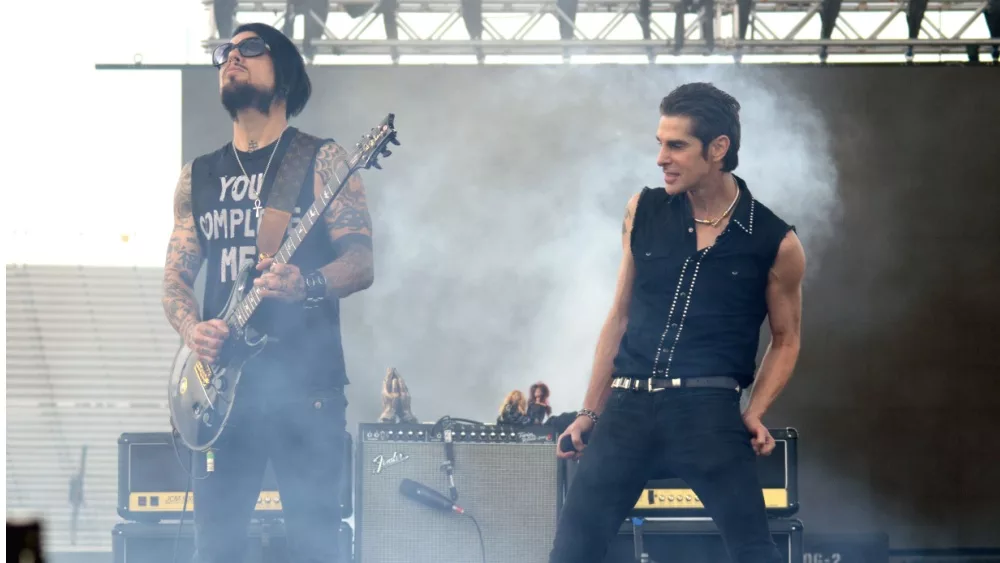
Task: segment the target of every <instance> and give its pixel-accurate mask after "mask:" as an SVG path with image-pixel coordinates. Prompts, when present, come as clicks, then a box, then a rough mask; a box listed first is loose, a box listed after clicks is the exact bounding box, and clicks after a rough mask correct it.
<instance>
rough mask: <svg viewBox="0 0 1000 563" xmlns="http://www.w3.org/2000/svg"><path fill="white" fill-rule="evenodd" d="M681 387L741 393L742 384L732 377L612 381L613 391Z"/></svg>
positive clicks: (650, 391) (622, 379)
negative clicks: (708, 388)
mask: <svg viewBox="0 0 1000 563" xmlns="http://www.w3.org/2000/svg"><path fill="white" fill-rule="evenodd" d="M680 387H716V388H719V389H732V390H734V391H736V392H739V391H740V384H739V383H738V382H737V381H736V380H735V379H733V378H732V377H683V378H681V377H675V378H673V379H667V378H665V377H646V378H643V379H638V378H633V377H616V378H614V379H612V380H611V388H612V389H628V390H630V391H647V392H649V393H655V392H657V391H663V390H664V389H677V388H680Z"/></svg>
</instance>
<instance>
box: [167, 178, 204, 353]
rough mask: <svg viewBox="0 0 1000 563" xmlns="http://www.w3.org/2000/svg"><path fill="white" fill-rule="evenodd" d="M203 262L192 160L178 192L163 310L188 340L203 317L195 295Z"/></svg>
mask: <svg viewBox="0 0 1000 563" xmlns="http://www.w3.org/2000/svg"><path fill="white" fill-rule="evenodd" d="M201 263H202V255H201V246H200V245H199V244H198V233H197V232H196V231H195V223H194V216H193V215H192V214H191V164H190V163H188V164H186V165H185V166H184V168H183V170H181V178H180V180H178V181H177V189H176V190H175V192H174V230H173V233H171V235H170V244H169V245H168V246H167V258H166V263H165V264H164V266H163V310H164V311H165V312H166V313H167V320H168V321H169V322H170V325H171V326H173V327H174V330H176V331H177V333H178V334H180V335H181V337H182V338H184V340H185V342H186V341H187V340H188V334H189V333H190V332H191V328H192V327H193V326H194V325H196V324H198V322H199V321H200V320H201V319H200V316H199V314H198V302H197V301H196V300H195V297H194V278H195V276H197V275H198V269H199V268H200V267H201Z"/></svg>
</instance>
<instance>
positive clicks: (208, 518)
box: [194, 376, 347, 563]
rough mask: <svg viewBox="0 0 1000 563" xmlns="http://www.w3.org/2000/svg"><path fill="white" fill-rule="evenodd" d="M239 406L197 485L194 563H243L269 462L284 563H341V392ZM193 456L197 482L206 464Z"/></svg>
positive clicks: (343, 406)
mask: <svg viewBox="0 0 1000 563" xmlns="http://www.w3.org/2000/svg"><path fill="white" fill-rule="evenodd" d="M244 377H246V376H244ZM240 385H242V383H241V384H240ZM243 399H244V400H243V401H241V400H240V398H239V397H238V398H237V402H236V405H235V407H234V411H233V413H232V414H231V415H230V419H229V422H228V425H227V427H226V429H225V430H224V431H223V434H222V437H221V438H220V439H219V441H218V442H216V446H215V447H213V448H212V450H213V452H214V455H215V471H214V472H213V473H210V474H208V478H207V479H203V480H199V479H196V480H195V482H194V498H195V511H194V522H195V547H196V550H195V556H194V561H195V562H196V563H240V562H241V561H243V557H244V549H245V547H246V545H247V533H248V531H247V527H248V524H249V521H250V518H251V516H252V514H253V510H254V506H255V505H256V503H257V497H258V495H259V494H260V490H261V483H262V480H263V476H264V469H265V467H266V465H267V461H268V459H269V458H270V460H271V465H272V467H273V468H274V475H275V478H276V479H277V481H278V489H279V494H280V497H281V504H282V512H283V514H282V515H283V517H284V520H285V533H286V534H287V540H288V549H289V561H292V562H296V563H299V562H302V563H305V562H309V563H312V562H320V561H322V562H323V563H331V562H334V563H335V562H338V561H340V560H341V559H340V555H339V553H340V550H339V549H338V547H339V546H338V538H339V536H338V530H339V528H340V522H341V513H340V500H341V499H340V490H341V488H340V479H341V474H342V473H343V471H342V467H343V452H344V450H345V447H346V444H345V443H344V441H345V430H346V424H347V422H346V418H345V416H346V411H347V399H346V397H345V395H344V392H343V390H342V389H338V390H336V391H331V392H323V393H313V394H311V395H309V396H308V397H303V398H301V399H292V398H281V399H276V400H270V401H269V400H265V399H263V398H258V397H257V396H250V397H246V396H244V397H243ZM198 457H199V458H200V459H201V466H200V467H199V468H198V471H197V473H196V474H195V476H196V477H202V476H204V468H205V461H204V460H205V458H204V455H203V454H202V455H199V456H198Z"/></svg>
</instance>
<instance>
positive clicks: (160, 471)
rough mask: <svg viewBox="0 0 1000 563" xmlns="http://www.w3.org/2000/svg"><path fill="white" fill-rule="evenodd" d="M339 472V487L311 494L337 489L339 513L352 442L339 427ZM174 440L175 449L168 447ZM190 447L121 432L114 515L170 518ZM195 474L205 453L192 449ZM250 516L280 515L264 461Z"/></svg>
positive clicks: (346, 493)
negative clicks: (341, 448) (342, 441)
mask: <svg viewBox="0 0 1000 563" xmlns="http://www.w3.org/2000/svg"><path fill="white" fill-rule="evenodd" d="M344 434H345V437H346V441H345V448H344V477H343V483H342V485H341V488H340V490H339V491H316V494H318V495H322V494H331V495H340V506H341V515H342V517H343V518H347V517H349V516H350V515H351V512H352V499H351V492H352V491H351V469H352V466H353V463H352V455H351V454H352V452H353V449H354V448H353V445H352V442H351V435H350V433H348V432H345V433H344ZM175 445H176V450H175V449H174V448H175ZM191 459H192V456H191V450H189V449H187V448H186V447H184V444H182V443H181V441H180V440H177V441H176V444H175V443H174V440H173V439H172V437H171V434H170V433H169V432H125V433H124V434H122V435H121V436H120V437H119V438H118V515H119V516H121V517H122V518H124V519H126V520H132V521H136V522H157V521H160V520H176V519H178V518H180V517H181V512H182V510H183V508H184V491H186V490H188V479H189V477H188V474H189V472H191ZM194 460H195V466H194V467H195V477H202V476H204V474H205V454H203V453H200V452H195V455H194ZM187 510H188V512H191V511H193V510H194V492H193V491H190V492H189V493H188V502H187ZM254 517H255V518H280V517H281V495H280V494H279V492H278V482H277V479H276V478H275V476H274V471H273V470H272V468H271V464H270V463H268V464H267V468H266V469H265V471H264V478H263V481H262V483H261V492H260V496H259V497H258V498H257V507H256V510H255V512H254Z"/></svg>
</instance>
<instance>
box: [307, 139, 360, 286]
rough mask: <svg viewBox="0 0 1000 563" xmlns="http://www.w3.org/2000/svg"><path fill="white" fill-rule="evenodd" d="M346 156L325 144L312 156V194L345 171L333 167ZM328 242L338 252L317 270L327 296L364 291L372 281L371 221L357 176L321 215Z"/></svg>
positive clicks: (332, 145) (331, 144)
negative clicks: (324, 280) (322, 278)
mask: <svg viewBox="0 0 1000 563" xmlns="http://www.w3.org/2000/svg"><path fill="white" fill-rule="evenodd" d="M346 156H347V153H346V152H345V151H344V149H343V148H341V147H340V145H337V144H336V143H327V144H325V145H323V147H322V148H321V149H320V151H319V154H318V155H317V156H316V174H315V184H314V186H315V193H316V197H317V198H319V194H320V193H321V192H322V191H323V190H324V189H325V187H326V185H327V184H328V183H329V182H330V180H333V181H334V182H336V181H337V180H336V178H337V175H338V174H343V173H344V171H345V169H344V168H343V167H342V166H341V167H339V169H338V167H337V163H338V162H342V161H343V159H344V158H345V157H346ZM323 220H324V221H325V222H326V230H327V233H329V235H330V240H331V241H333V244H334V246H335V247H336V248H337V250H338V251H339V255H338V257H337V259H336V260H334V261H333V262H331V263H329V264H327V265H326V266H324V267H322V268H320V272H322V273H323V275H324V276H325V277H326V290H327V296H328V297H330V298H332V299H337V298H343V297H347V296H348V295H350V294H352V293H355V292H357V291H361V290H363V289H368V288H369V287H370V286H371V285H372V282H373V281H374V280H375V268H374V257H373V255H372V219H371V215H369V213H368V202H367V199H366V198H365V187H364V184H362V183H361V178H360V177H359V176H358V175H357V173H355V174H353V175H351V178H350V180H348V181H347V185H346V186H344V189H343V190H342V191H341V192H340V195H338V196H337V199H335V200H333V203H331V204H330V207H328V208H327V210H326V212H325V213H324V214H323Z"/></svg>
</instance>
